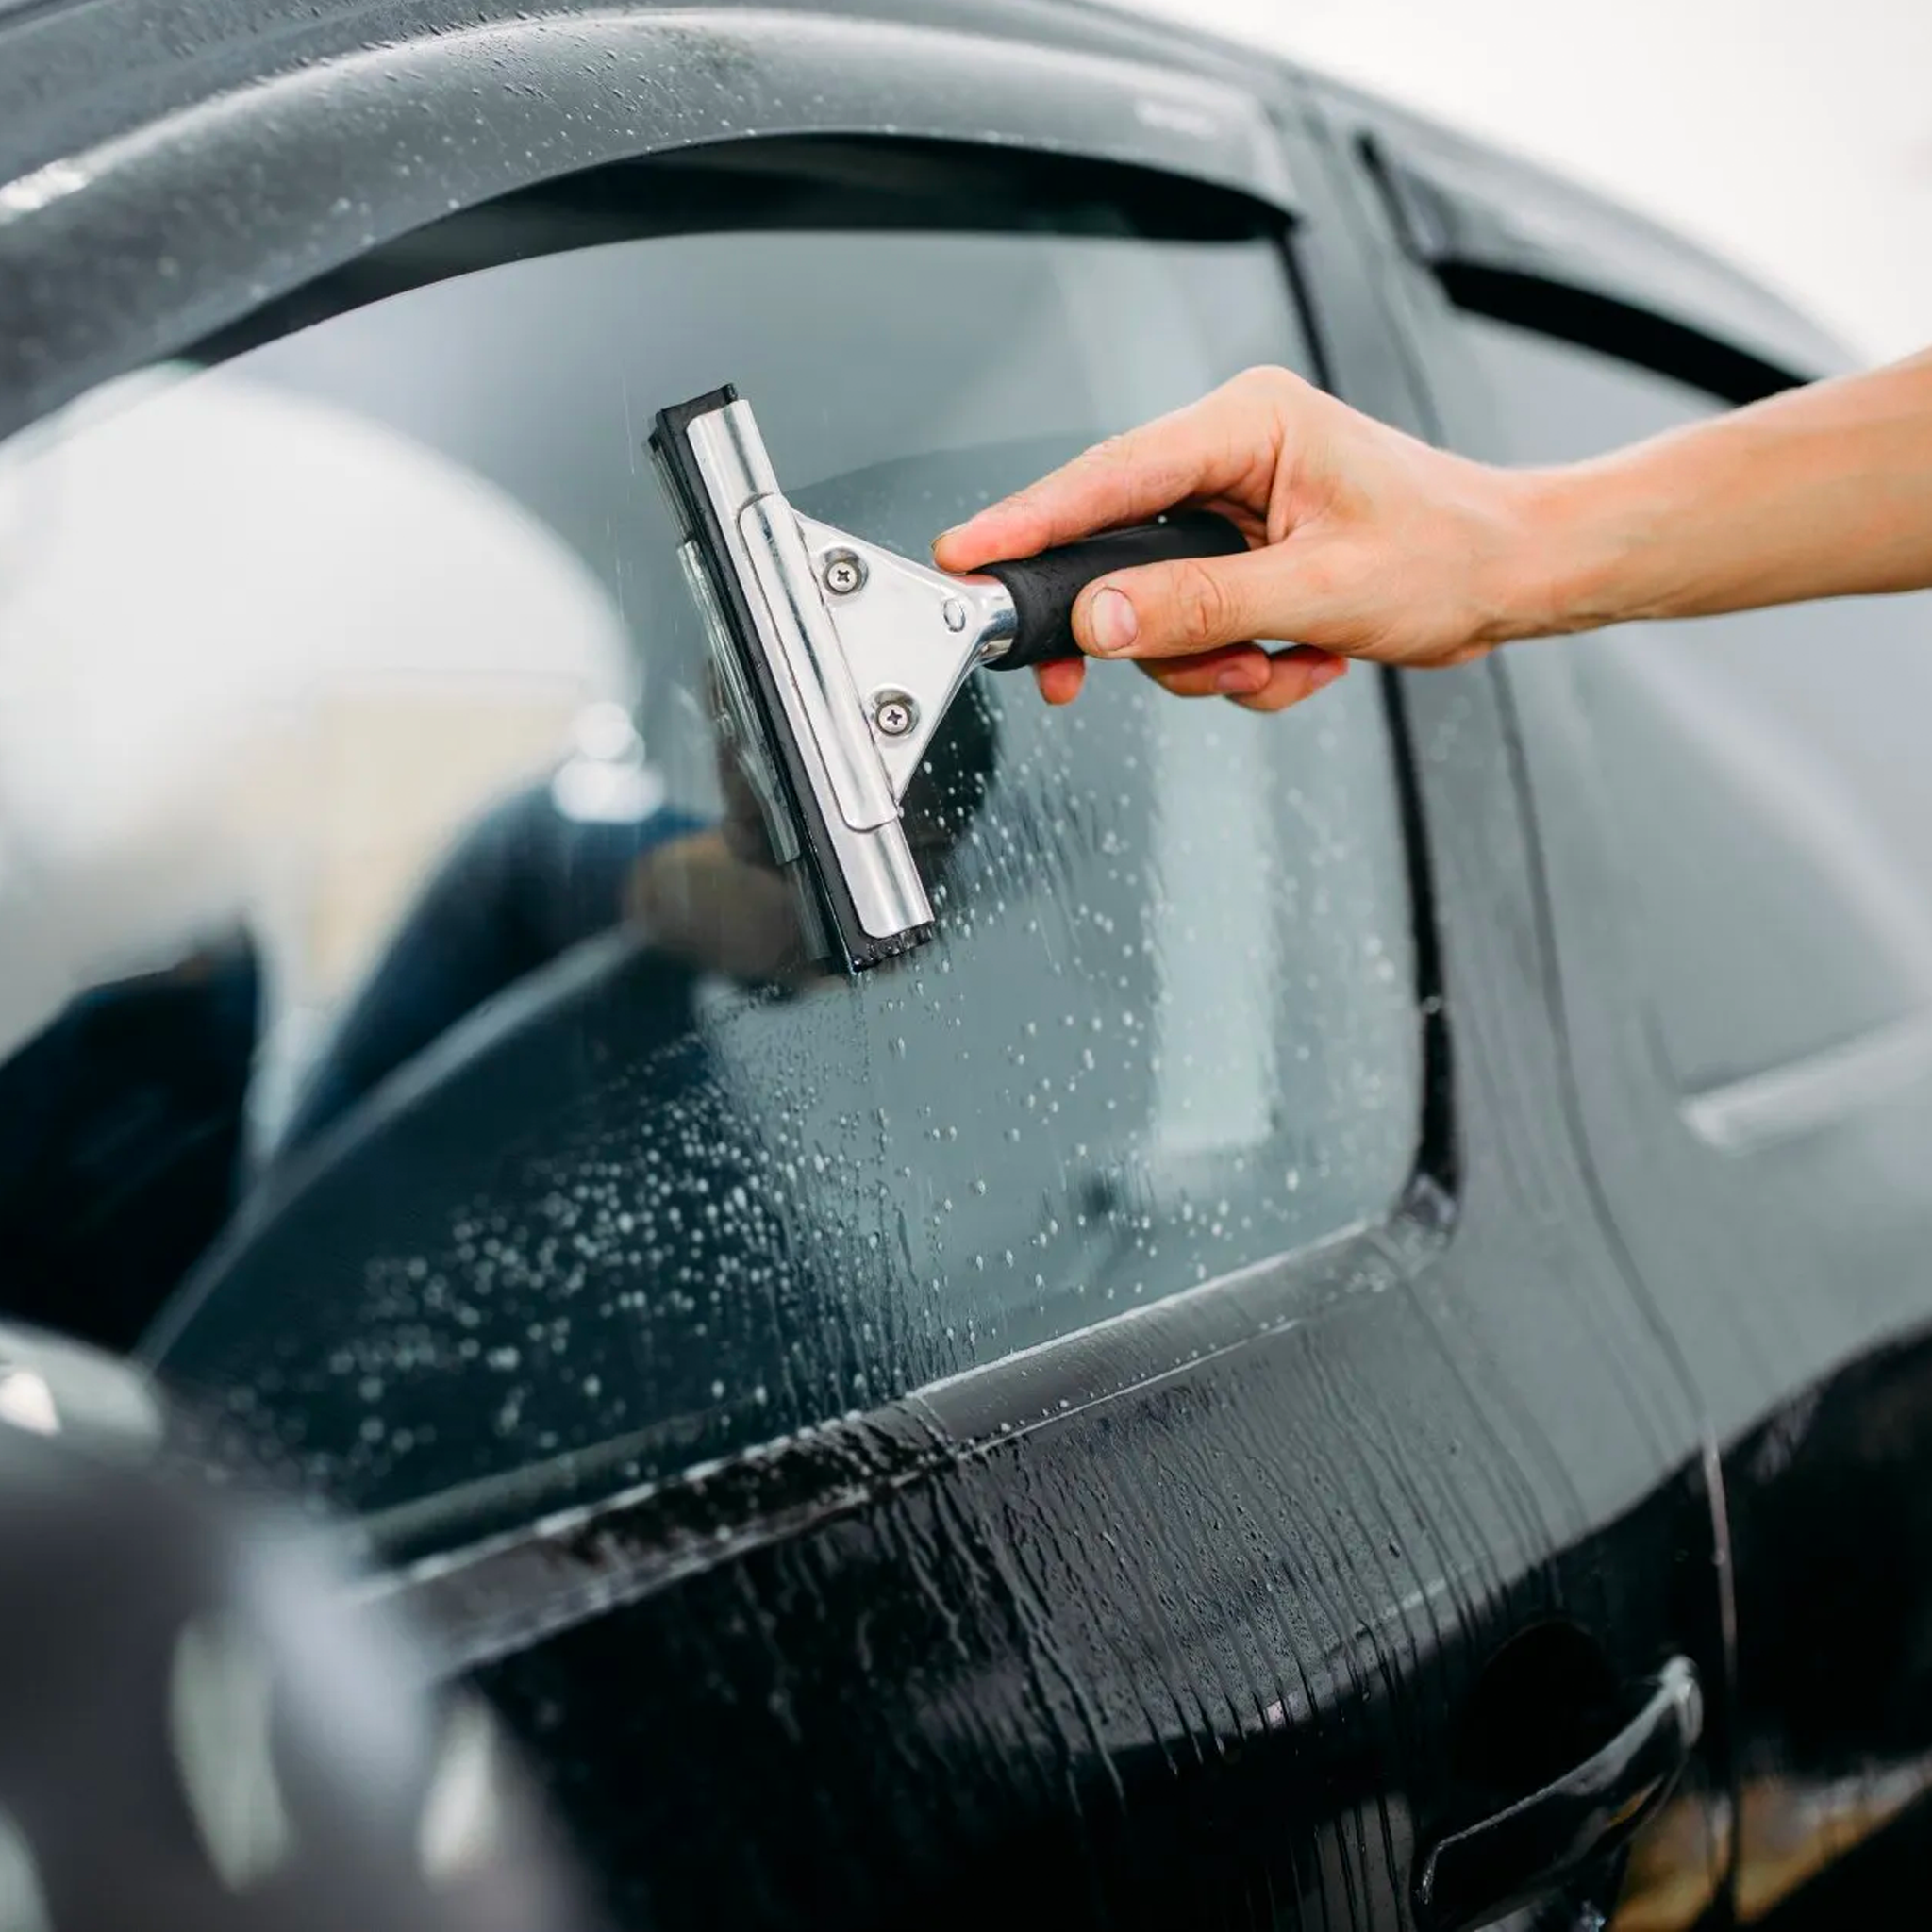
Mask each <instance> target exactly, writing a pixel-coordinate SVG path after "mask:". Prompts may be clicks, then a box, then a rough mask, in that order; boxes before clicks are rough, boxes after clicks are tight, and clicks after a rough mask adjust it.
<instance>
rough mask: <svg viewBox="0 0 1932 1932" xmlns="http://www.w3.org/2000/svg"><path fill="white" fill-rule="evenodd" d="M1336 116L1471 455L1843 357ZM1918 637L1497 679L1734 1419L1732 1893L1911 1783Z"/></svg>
mask: <svg viewBox="0 0 1932 1932" xmlns="http://www.w3.org/2000/svg"><path fill="white" fill-rule="evenodd" d="M1336 113H1337V125H1338V131H1339V133H1340V134H1341V137H1342V138H1343V139H1349V138H1353V139H1354V140H1355V141H1356V142H1357V143H1361V144H1362V145H1359V146H1358V150H1357V151H1358V153H1359V154H1360V156H1361V160H1362V165H1363V167H1364V169H1365V171H1366V172H1367V173H1368V174H1369V175H1372V176H1373V178H1374V179H1375V180H1376V181H1377V182H1378V184H1379V185H1380V188H1381V190H1382V192H1383V197H1384V205H1385V208H1387V210H1388V212H1389V214H1390V217H1391V228H1390V233H1391V237H1392V238H1394V239H1395V240H1396V241H1397V242H1398V243H1399V245H1400V247H1401V249H1402V251H1403V252H1404V253H1406V255H1407V258H1408V259H1409V261H1410V264H1411V266H1410V269H1409V271H1408V274H1407V276H1406V277H1405V283H1406V292H1407V299H1408V300H1409V301H1410V302H1411V304H1412V313H1413V314H1414V317H1415V327H1416V329H1417V332H1418V340H1420V341H1424V342H1425V343H1426V344H1427V348H1426V355H1427V358H1428V360H1429V363H1430V366H1431V370H1432V376H1433V387H1434V390H1435V393H1436V397H1437V401H1438V405H1439V407H1440V408H1441V415H1442V419H1443V421H1444V423H1445V425H1447V426H1448V429H1449V432H1450V436H1451V440H1452V441H1456V442H1457V444H1459V446H1461V447H1464V448H1467V449H1469V450H1471V451H1472V452H1474V453H1476V454H1480V455H1483V456H1486V457H1490V458H1497V459H1502V460H1507V461H1514V462H1552V461H1562V460H1569V459H1573V458H1580V457H1586V456H1591V455H1594V454H1597V453H1599V452H1601V451H1603V450H1605V449H1608V448H1611V447H1615V446H1617V445H1618V444H1620V443H1622V442H1624V441H1634V440H1636V439H1638V438H1640V437H1643V436H1647V435H1654V434H1660V433H1664V432H1667V431H1669V430H1672V429H1674V428H1678V427H1681V426H1683V425H1687V424H1690V423H1693V422H1697V421H1699V420H1703V419H1705V418H1707V417H1708V416H1710V415H1712V414H1714V413H1716V412H1718V411H1719V410H1721V409H1722V408H1725V407H1728V406H1731V405H1735V404H1739V403H1746V402H1749V401H1752V400H1754V399H1755V398H1757V396H1760V395H1766V394H1771V393H1774V392H1775V391H1777V390H1779V389H1782V388H1784V387H1787V386H1788V385H1789V384H1790V383H1791V382H1793V381H1796V380H1799V379H1802V378H1807V377H1812V376H1817V375H1828V374H1830V373H1833V372H1834V371H1835V370H1836V369H1838V368H1840V367H1843V366H1845V358H1844V357H1843V355H1842V353H1841V352H1840V350H1838V349H1837V348H1836V346H1835V345H1834V344H1832V343H1830V342H1829V341H1824V339H1823V338H1821V337H1820V336H1818V335H1817V333H1816V332H1815V331H1813V330H1812V329H1811V328H1810V327H1809V326H1808V325H1807V324H1806V323H1805V322H1804V321H1803V320H1802V318H1799V317H1797V316H1795V315H1794V314H1792V313H1790V311H1789V310H1787V309H1786V308H1783V307H1782V306H1781V305H1779V304H1777V303H1776V302H1774V301H1773V300H1772V299H1771V298H1770V297H1768V296H1766V295H1764V294H1762V293H1761V292H1759V291H1756V290H1755V289H1753V288H1752V287H1751V285H1750V284H1749V283H1748V282H1746V281H1745V280H1744V279H1743V278H1742V277H1741V276H1738V275H1733V274H1732V273H1731V272H1730V271H1728V270H1726V269H1724V268H1722V267H1721V266H1719V265H1718V264H1716V263H1713V262H1710V261H1708V260H1706V259H1704V258H1701V257H1699V256H1698V255H1697V254H1696V253H1695V252H1694V251H1691V250H1690V249H1688V248H1687V247H1686V246H1685V245H1684V244H1682V243H1680V242H1676V241H1674V239H1673V238H1671V237H1668V236H1665V235H1662V234H1660V233H1658V232H1657V231H1655V230H1653V229H1650V228H1648V227H1646V226H1645V225H1641V224H1639V223H1637V222H1635V221H1633V220H1631V219H1629V218H1627V217H1622V216H1619V215H1617V214H1615V213H1614V212H1612V211H1610V210H1608V209H1607V208H1602V207H1601V206H1598V205H1595V204H1592V203H1591V202H1590V201H1588V200H1587V199H1586V198H1585V197H1582V196H1580V195H1578V194H1575V193H1574V192H1572V191H1570V190H1567V189H1564V188H1561V187H1559V186H1557V185H1556V184H1553V183H1549V182H1545V181H1542V180H1541V179H1539V178H1538V177H1536V176H1534V175H1531V174H1530V173H1529V172H1528V171H1526V170H1524V169H1520V168H1516V167H1513V166H1510V165H1508V164H1505V163H1501V162H1497V161H1494V160H1491V159H1490V158H1486V157H1484V156H1482V155H1481V154H1480V153H1479V152H1477V151H1475V150H1474V149H1473V148H1471V147H1469V146H1468V145H1467V144H1465V143H1461V142H1457V141H1455V140H1453V139H1451V138H1449V137H1446V136H1444V135H1441V134H1440V133H1439V132H1437V131H1435V130H1432V129H1428V128H1424V127H1422V126H1420V125H1416V124H1414V123H1411V122H1408V121H1407V120H1406V119H1404V118H1402V117H1398V116H1393V115H1391V114H1389V113H1387V112H1386V110H1382V109H1377V108H1368V107H1366V106H1364V104H1361V103H1359V102H1355V101H1351V100H1347V99H1342V98H1338V102H1337V107H1336ZM1928 641H1932V599H1928V598H1925V597H1911V598H1896V599H1864V600H1859V599H1850V600H1844V601H1840V602H1837V603H1832V604H1828V605H1823V606H1817V607H1812V608H1803V609H1795V610H1783V611H1770V612H1762V613H1753V614H1749V615H1744V616H1739V617H1733V618H1725V619H1722V620H1718V621H1715V622H1712V623H1708V624H1702V625H1658V626H1651V627H1648V628H1647V629H1646V630H1645V631H1644V632H1642V633H1627V634H1612V635H1610V636H1607V637H1606V638H1604V639H1602V640H1598V641H1591V644H1590V645H1589V646H1587V647H1586V648H1582V649H1577V650H1570V651H1563V652H1540V651H1524V652H1521V653H1511V654H1510V658H1509V661H1508V664H1507V670H1506V675H1507V694H1508V703H1509V705H1510V707H1511V709H1512V711H1513V713H1514V715H1515V717H1516V718H1517V720H1518V721H1519V728H1518V732H1517V737H1518V740H1519V742H1518V747H1517V750H1516V753H1515V756H1516V757H1517V758H1519V759H1520V762H1521V768H1522V771H1523V774H1524V782H1525V785H1526V787H1527V790H1528V793H1529V796H1530V798H1531V801H1532V808H1533V812H1534V818H1535V824H1536V838H1537V841H1538V844H1539V847H1540V850H1541V867H1542V871H1543V874H1544V879H1545V885H1544V891H1545V892H1546V894H1547V902H1548V908H1549V917H1550V923H1551V928H1552V934H1553V937H1554V941H1555V946H1556V953H1557V961H1558V971H1559V975H1560V980H1561V984H1562V987H1563V989H1564V992H1563V998H1564V1006H1565V1009H1566V1012H1567V1014H1568V1024H1569V1031H1570V1035H1571V1040H1572V1042H1573V1044H1572V1058H1573V1065H1574V1077H1575V1081H1576V1090H1577V1099H1578V1107H1579V1110H1580V1114H1581V1118H1582V1120H1583V1123H1584V1126H1585V1131H1586V1135H1587V1138H1588V1141H1589V1144H1590V1146H1591V1158H1592V1161H1593V1163H1594V1164H1595V1166H1596V1167H1597V1170H1598V1171H1599V1173H1600V1174H1602V1176H1603V1182H1604V1186H1605V1189H1606V1192H1607V1197H1608V1200H1609V1202H1610V1206H1611V1211H1612V1213H1613V1214H1614V1215H1615V1217H1616V1220H1617V1223H1618V1224H1619V1226H1620V1228H1622V1229H1623V1230H1624V1238H1625V1239H1626V1240H1627V1241H1628V1242H1629V1245H1630V1250H1631V1254H1632V1256H1633V1258H1634V1260H1635V1263H1636V1265H1637V1267H1638V1270H1639V1272H1640V1274H1641V1277H1642V1279H1643V1281H1644V1283H1645V1284H1646V1287H1647V1290H1648V1291H1649V1293H1650V1294H1651V1295H1652V1297H1653V1298H1654V1301H1655V1305H1656V1307H1657V1315H1658V1319H1659V1321H1660V1322H1662V1323H1663V1324H1666V1325H1667V1326H1668V1327H1669V1329H1670V1330H1671V1331H1672V1333H1673V1334H1674V1336H1675V1337H1676V1338H1677V1339H1678V1341H1679V1343H1680V1346H1681V1347H1682V1350H1683V1353H1684V1357H1685V1359H1686V1361H1687V1363H1688V1365H1689V1366H1690V1368H1691V1373H1692V1374H1693V1375H1694V1378H1695V1380H1696V1384H1697V1387H1698V1390H1699V1393H1700V1399H1701V1400H1702V1401H1703V1403H1704V1404H1705V1405H1706V1407H1707V1410H1708V1412H1709V1413H1710V1415H1711V1416H1712V1418H1713V1421H1714V1423H1715V1424H1716V1426H1717V1428H1718V1430H1719V1433H1720V1438H1721V1441H1723V1443H1724V1468H1725V1472H1726V1485H1725V1487H1726V1491H1727V1492H1728V1495H1729V1498H1730V1507H1731V1521H1732V1526H1733V1534H1734V1540H1735V1552H1736V1557H1737V1561H1738V1566H1739V1567H1738V1577H1739V1585H1738V1588H1739V1620H1740V1622H1739V1630H1740V1700H1741V1701H1740V1713H1741V1717H1740V1740H1741V1747H1740V1764H1741V1771H1742V1776H1743V1796H1744V1807H1743V1813H1742V1816H1743V1827H1744V1828H1743V1834H1742V1859H1741V1865H1740V1899H1739V1904H1740V1913H1741V1915H1742V1916H1743V1917H1745V1918H1746V1919H1753V1918H1757V1917H1759V1916H1761V1915H1762V1914H1763V1913H1764V1912H1766V1911H1768V1910H1769V1909H1770V1908H1771V1907H1774V1905H1776V1904H1777V1903H1778V1902H1779V1901H1780V1900H1781V1899H1783V1898H1785V1897H1786V1896H1788V1895H1789V1894H1790V1893H1791V1892H1792V1891H1794V1890H1796V1889H1797V1888H1798V1887H1800V1886H1801V1885H1802V1884H1803V1883H1804V1882H1805V1881H1806V1880H1807V1879H1809V1878H1810V1877H1812V1876H1813V1875H1815V1874H1817V1873H1818V1871H1819V1869H1820V1867H1821V1866H1823V1865H1824V1864H1825V1863H1827V1862H1828V1861H1829V1860H1830V1859H1832V1858H1833V1857H1838V1856H1840V1855H1841V1854H1842V1853H1844V1852H1845V1851H1847V1850H1849V1849H1850V1848H1851V1847H1852V1846H1854V1845H1856V1844H1857V1843H1858V1842H1859V1841H1860V1840H1862V1839H1864V1838H1865V1837H1867V1836H1868V1835H1869V1834H1870V1833H1872V1832H1873V1831H1874V1829H1876V1828H1877V1827H1878V1826H1880V1825H1882V1824H1887V1823H1889V1822H1890V1821H1891V1820H1892V1819H1894V1818H1896V1817H1897V1816H1898V1815H1899V1814H1900V1813H1901V1812H1902V1811H1904V1810H1905V1809H1906V1807H1908V1806H1910V1805H1912V1804H1913V1803H1914V1801H1915V1800H1917V1799H1919V1798H1920V1797H1921V1796H1922V1794H1923V1792H1924V1786H1925V1777H1926V1761H1927V1760H1926V1757H1925V1744H1926V1738H1927V1727H1926V1686H1925V1678H1924V1655H1925V1652H1924V1644H1925V1633H1926V1631H1927V1629H1928V1628H1932V1622H1928V1616H1932V1598H1928V1592H1927V1583H1928V1578H1927V1573H1926V1557H1925V1549H1926V1538H1925V1535H1924V1506H1923V1503H1922V1500H1921V1499H1922V1497H1923V1496H1924V1493H1925V1480H1924V1478H1925V1470H1926V1458H1927V1456H1928V1453H1932V1439H1928V1436H1927V1433H1926V1431H1927V1424H1926V1416H1927V1413H1928V1411H1927V1407H1926V1405H1925V1402H1924V1387H1925V1367H1924V1363H1925V1335H1926V1324H1927V1320H1928V1316H1932V1278H1928V1276H1927V1273H1926V1269H1925V1265H1924V1253H1925V1238H1926V1235H1927V1233H1928V1232H1932V1209H1928V1207H1927V1204H1926V1196H1925V1191H1924V1179H1923V1163H1922V1160H1921V1158H1920V1150H1922V1149H1923V1147H1924V1136H1925V1132H1926V1128H1927V1126H1928V1124H1932V1113H1928V1111H1927V1109H1928V1108H1932V1088H1928V1085H1927V1059H1926V1053H1925V1045H1924V1041H1925V1039H1926V1024H1927V1023H1926V1017H1925V1015H1926V997H1927V988H1928V986H1932V977H1928V971H1927V966H1928V962H1932V951H1928V949H1927V947H1926V943H1925V940H1926V935H1927V934H1928V933H1932V924H1928V919H1932V914H1928V908H1932V866H1928V852H1932V847H1928V844H1927V840H1926V834H1925V826H1926V824H1927V807H1928V805H1932V791H1928V781H1927V777H1926V767H1925V762H1924V757H1923V754H1922V752H1921V749H1920V747H1919V745H1918V742H1917V737H1916V733H1915V732H1914V730H1913V728H1912V724H1911V721H1912V720H1913V719H1914V718H1915V717H1916V715H1917V713H1918V711H1919V709H1920V708H1921V707H1922V704H1923V698H1924V691H1925V690H1926V688H1927V679H1928V676H1932V671H1928V668H1927V667H1928V664H1932V658H1928V656H1927V644H1928ZM1922 1811H1923V1807H1920V1812H1922ZM1920 1812H1914V1813H1913V1814H1912V1815H1913V1818H1914V1820H1915V1821H1916V1820H1917V1818H1918V1817H1919V1816H1920ZM1847 1908H1848V1907H1845V1906H1844V1905H1843V1904H1840V1906H1839V1907H1838V1909H1839V1910H1840V1911H1842V1910H1844V1909H1847Z"/></svg>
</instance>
